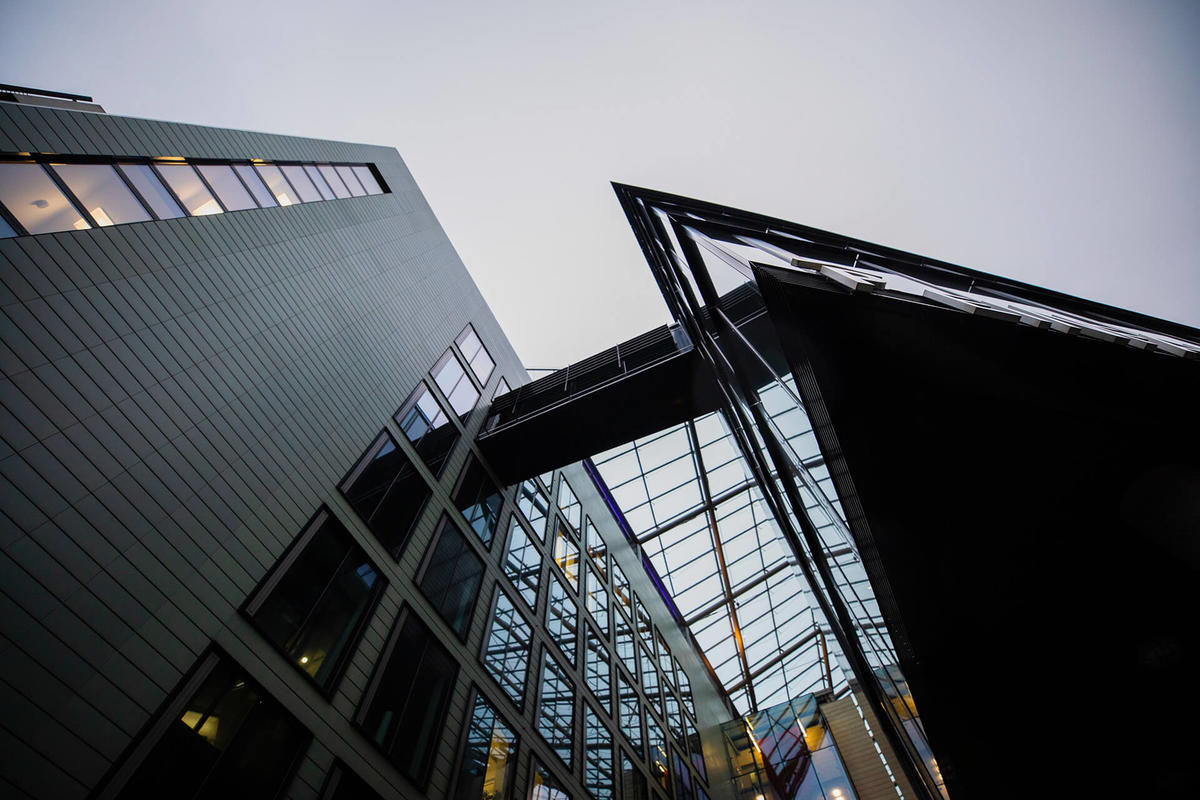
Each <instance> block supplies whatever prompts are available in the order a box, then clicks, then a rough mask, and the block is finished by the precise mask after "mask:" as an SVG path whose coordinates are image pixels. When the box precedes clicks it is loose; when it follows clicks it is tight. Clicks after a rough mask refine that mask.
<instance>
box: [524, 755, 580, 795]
mask: <svg viewBox="0 0 1200 800" xmlns="http://www.w3.org/2000/svg"><path fill="white" fill-rule="evenodd" d="M530 772H531V773H532V777H530V779H529V800H571V795H570V794H568V793H567V789H566V787H565V786H563V785H562V784H561V783H559V781H558V779H556V778H555V777H554V776H553V775H551V774H550V772H549V770H547V769H546V768H545V767H543V766H542V765H541V764H539V763H538V762H537V761H534V762H533V769H531V770H530Z"/></svg>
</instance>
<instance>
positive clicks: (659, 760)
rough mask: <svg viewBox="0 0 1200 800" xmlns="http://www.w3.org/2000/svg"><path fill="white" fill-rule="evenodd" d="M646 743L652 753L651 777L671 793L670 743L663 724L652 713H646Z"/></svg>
mask: <svg viewBox="0 0 1200 800" xmlns="http://www.w3.org/2000/svg"><path fill="white" fill-rule="evenodd" d="M646 744H647V750H648V751H649V754H650V777H651V778H652V779H653V780H654V781H656V782H657V783H658V785H659V786H661V787H662V788H663V789H664V790H665V791H666V792H667V794H668V795H669V794H670V793H671V775H670V769H671V765H670V758H669V756H668V755H667V754H668V752H669V750H670V745H668V744H667V737H666V734H664V733H663V729H662V726H661V725H659V724H658V721H657V720H655V719H654V715H652V714H647V715H646Z"/></svg>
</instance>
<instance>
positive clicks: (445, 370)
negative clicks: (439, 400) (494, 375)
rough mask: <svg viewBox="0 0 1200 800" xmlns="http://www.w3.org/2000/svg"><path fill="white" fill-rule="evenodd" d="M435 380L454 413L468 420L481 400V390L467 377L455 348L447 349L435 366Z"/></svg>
mask: <svg viewBox="0 0 1200 800" xmlns="http://www.w3.org/2000/svg"><path fill="white" fill-rule="evenodd" d="M433 380H434V382H435V383H437V385H438V388H439V389H441V390H442V394H443V395H445V396H446V400H447V401H449V403H450V408H452V409H454V413H455V414H458V417H459V419H462V420H466V418H467V415H468V414H470V413H471V409H473V408H474V407H475V404H476V403H477V402H479V390H478V389H476V388H475V384H473V383H471V381H470V379H469V378H467V374H466V372H464V371H463V367H462V364H460V363H459V361H458V358H457V357H456V356H455V355H454V351H453V350H447V351H446V354H445V355H444V356H442V358H441V360H440V361H438V363H437V366H435V367H434V368H433Z"/></svg>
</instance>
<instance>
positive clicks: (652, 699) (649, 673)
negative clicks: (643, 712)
mask: <svg viewBox="0 0 1200 800" xmlns="http://www.w3.org/2000/svg"><path fill="white" fill-rule="evenodd" d="M638 653H639V654H640V655H641V658H642V690H643V691H645V692H646V702H647V703H649V704H650V705H651V706H652V707H658V706H659V705H660V704H661V703H662V688H661V683H660V682H659V679H658V670H656V669H655V668H654V656H652V655H650V653H649V652H647V650H646V649H645V648H644V647H639V648H638Z"/></svg>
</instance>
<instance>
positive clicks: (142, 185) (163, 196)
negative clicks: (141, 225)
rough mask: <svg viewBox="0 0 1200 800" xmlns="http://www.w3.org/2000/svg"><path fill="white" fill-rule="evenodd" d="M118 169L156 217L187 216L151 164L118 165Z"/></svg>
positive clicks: (173, 217) (172, 217)
mask: <svg viewBox="0 0 1200 800" xmlns="http://www.w3.org/2000/svg"><path fill="white" fill-rule="evenodd" d="M117 168H118V169H119V170H121V173H122V174H123V175H124V176H125V178H126V179H127V180H128V181H129V182H130V183H131V184H133V188H135V189H137V191H138V194H140V195H141V196H142V199H143V200H145V201H146V203H147V205H149V206H150V210H151V211H153V212H154V216H156V217H158V218H159V219H175V218H176V217H182V216H186V215H185V214H184V212H183V209H182V208H180V207H179V203H177V202H175V198H174V197H172V196H171V193H170V192H169V191H167V187H166V186H163V182H162V179H161V178H159V177H158V173H157V172H155V171H154V170H153V169H152V168H151V167H150V165H149V164H118V165H117Z"/></svg>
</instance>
